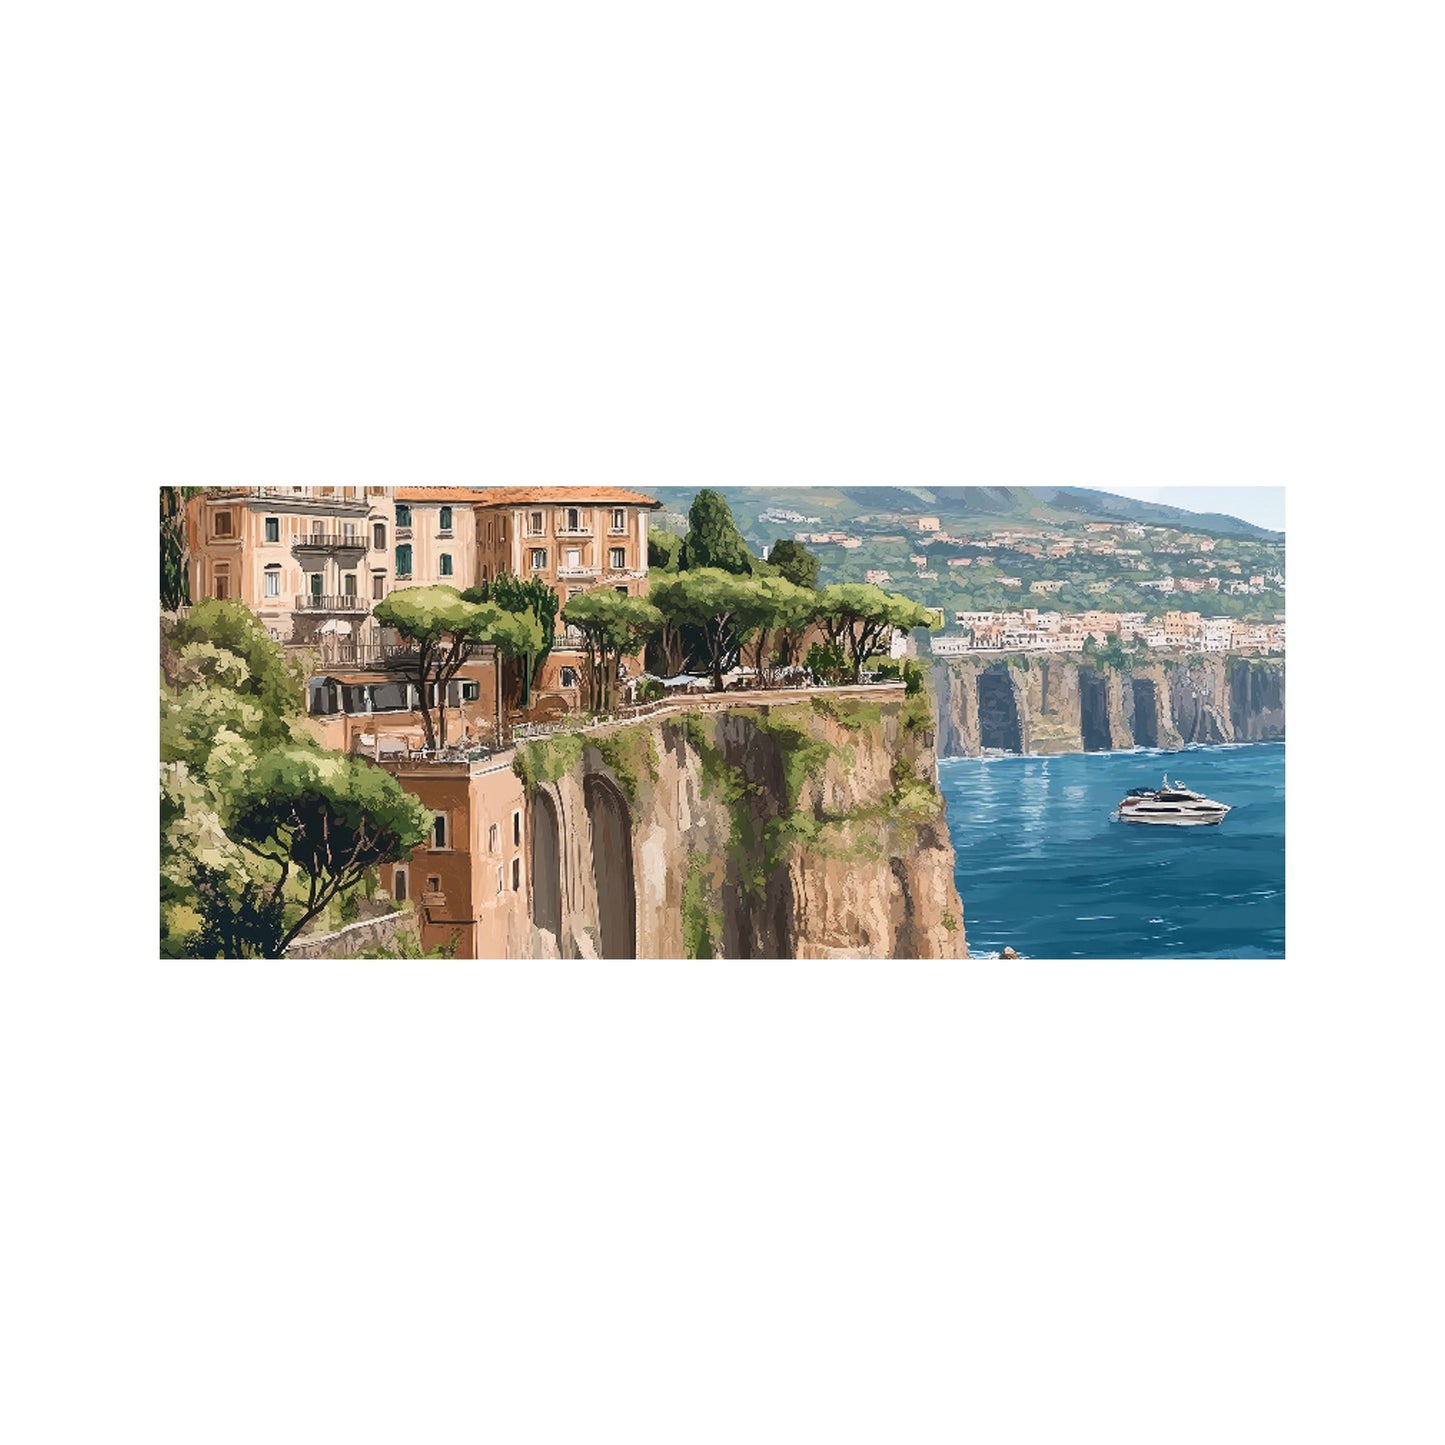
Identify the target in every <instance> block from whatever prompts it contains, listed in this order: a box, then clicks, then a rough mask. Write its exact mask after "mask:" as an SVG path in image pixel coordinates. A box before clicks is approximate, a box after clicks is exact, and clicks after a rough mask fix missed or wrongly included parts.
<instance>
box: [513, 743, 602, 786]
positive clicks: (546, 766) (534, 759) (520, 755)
mask: <svg viewBox="0 0 1445 1445" xmlns="http://www.w3.org/2000/svg"><path fill="white" fill-rule="evenodd" d="M586 746H587V740H586V739H585V738H584V737H583V736H582V735H581V734H580V733H554V734H553V735H552V736H551V737H549V738H539V739H537V741H536V742H530V743H523V744H522V746H521V747H519V748H518V749H517V751H516V754H515V755H514V756H513V758H512V771H513V772H514V773H516V775H517V776H518V777H519V778H520V779H521V780H522V786H523V787H524V788H525V789H526V792H527V796H528V797H529V798H530V797H531V796H532V795H533V794H534V793H535V792H536V791H537V788H538V786H539V785H540V784H542V783H555V782H557V781H558V780H559V779H561V778H563V777H565V776H566V775H567V774H568V773H570V772H571V771H572V770H573V769H574V768H576V767H577V765H578V764H579V763H580V762H581V761H582V751H583V749H584V748H585V747H586Z"/></svg>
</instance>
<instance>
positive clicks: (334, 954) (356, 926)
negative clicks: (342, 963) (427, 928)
mask: <svg viewBox="0 0 1445 1445" xmlns="http://www.w3.org/2000/svg"><path fill="white" fill-rule="evenodd" d="M403 938H406V939H408V940H409V942H410V944H412V945H414V946H415V947H416V948H417V949H418V950H420V947H421V938H420V935H419V934H418V931H417V922H416V913H415V912H414V911H413V910H412V909H410V908H404V909H402V910H401V911H400V912H399V913H387V914H383V915H382V916H381V917H380V918H365V919H362V920H361V921H360V922H359V923H348V924H347V925H346V927H345V928H339V929H337V930H336V932H335V933H318V934H303V935H302V936H301V937H300V938H298V939H297V940H296V941H295V942H294V943H293V944H292V945H291V946H290V948H288V949H287V950H286V957H287V958H357V957H359V956H360V955H361V954H362V953H363V952H364V951H365V950H367V949H370V948H377V947H382V948H389V949H391V950H393V951H396V949H397V947H398V944H399V942H400V941H401V940H402V939H403Z"/></svg>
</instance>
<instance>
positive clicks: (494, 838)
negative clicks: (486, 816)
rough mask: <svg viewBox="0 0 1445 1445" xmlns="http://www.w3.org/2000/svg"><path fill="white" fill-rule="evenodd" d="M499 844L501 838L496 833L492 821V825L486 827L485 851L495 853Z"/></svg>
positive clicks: (495, 827)
mask: <svg viewBox="0 0 1445 1445" xmlns="http://www.w3.org/2000/svg"><path fill="white" fill-rule="evenodd" d="M500 844H501V839H500V837H499V836H498V833H497V825H496V824H495V823H493V824H492V826H491V827H490V828H488V829H487V852H488V853H495V852H496V851H497V848H498V847H499V846H500Z"/></svg>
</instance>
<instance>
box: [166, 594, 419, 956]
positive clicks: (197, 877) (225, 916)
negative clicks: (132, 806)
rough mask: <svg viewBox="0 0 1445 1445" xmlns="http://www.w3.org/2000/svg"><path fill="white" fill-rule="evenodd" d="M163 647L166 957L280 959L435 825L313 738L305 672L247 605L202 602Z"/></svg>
mask: <svg viewBox="0 0 1445 1445" xmlns="http://www.w3.org/2000/svg"><path fill="white" fill-rule="evenodd" d="M164 644H165V645H164V648H163V652H162V682H161V699H160V700H161V773H160V794H161V796H160V804H161V806H160V814H161V819H160V821H161V880H160V881H161V931H162V936H161V951H162V953H163V954H165V955H166V956H168V957H187V956H190V957H216V956H222V957H267V958H271V957H279V956H280V955H281V953H282V952H283V951H284V949H285V947H286V945H287V944H288V943H289V942H290V941H291V939H292V938H294V937H295V936H296V934H297V933H298V932H299V931H300V930H301V929H302V928H303V927H304V926H305V925H306V924H308V923H310V922H312V921H313V920H315V919H316V918H318V917H320V916H321V915H322V914H323V913H324V912H325V910H326V909H327V907H328V905H330V904H331V903H332V901H333V900H335V899H337V898H345V897H346V896H348V895H349V893H350V891H351V890H352V889H354V888H355V887H357V886H358V885H359V884H360V883H361V882H362V879H363V877H364V876H365V874H366V871H367V869H368V868H371V867H374V866H375V865H376V864H377V863H379V862H391V861H395V860H396V859H398V858H399V857H401V856H402V854H403V853H404V852H406V851H409V849H410V848H411V847H413V846H414V845H415V844H416V843H417V842H420V841H421V839H422V838H423V837H424V836H425V833H426V830H427V828H428V827H429V826H430V814H429V813H428V812H427V811H426V810H425V809H423V808H421V806H420V804H418V803H417V802H416V800H415V799H413V798H411V797H409V796H408V795H407V794H406V793H405V792H404V791H403V790H402V789H401V787H400V785H399V784H397V782H396V781H395V780H394V779H393V778H392V777H391V776H390V775H389V774H386V773H384V772H382V771H380V770H379V769H375V768H372V767H370V766H369V765H368V764H365V763H361V762H357V761H354V760H351V759H347V758H345V757H343V756H341V755H340V754H335V753H328V752H325V751H324V750H322V749H320V748H318V747H317V746H316V745H315V744H314V743H313V742H312V741H311V740H310V738H309V737H308V736H307V734H306V731H305V728H304V724H303V722H302V718H301V713H300V705H301V698H302V689H301V682H300V678H299V676H298V675H297V673H296V670H295V669H294V667H293V666H292V665H291V664H290V662H289V661H288V660H287V658H286V656H285V654H284V652H283V651H282V649H281V647H280V646H279V645H278V644H277V643H275V642H274V641H272V640H271V638H270V637H268V636H267V635H266V633H265V630H264V629H263V628H262V627H261V626H260V624H259V623H258V622H257V621H256V619H255V618H254V617H253V616H252V615H251V614H250V613H249V612H247V611H246V610H245V609H244V608H242V607H240V606H239V604H236V603H230V602H217V601H214V600H208V601H206V602H203V603H200V604H198V605H197V606H196V608H195V609H194V610H193V611H192V613H191V615H190V617H189V618H186V619H183V620H180V621H178V622H176V623H174V624H172V625H171V626H170V627H168V628H167V629H166V632H165V635H164Z"/></svg>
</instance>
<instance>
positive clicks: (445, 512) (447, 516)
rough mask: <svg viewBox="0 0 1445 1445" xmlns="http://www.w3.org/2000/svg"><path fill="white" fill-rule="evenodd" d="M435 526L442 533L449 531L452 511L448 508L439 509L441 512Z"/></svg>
mask: <svg viewBox="0 0 1445 1445" xmlns="http://www.w3.org/2000/svg"><path fill="white" fill-rule="evenodd" d="M437 526H439V527H440V528H441V530H442V531H443V532H450V531H451V529H452V509H451V508H450V507H443V508H442V509H441V512H440V513H439V514H438V516H437Z"/></svg>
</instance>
